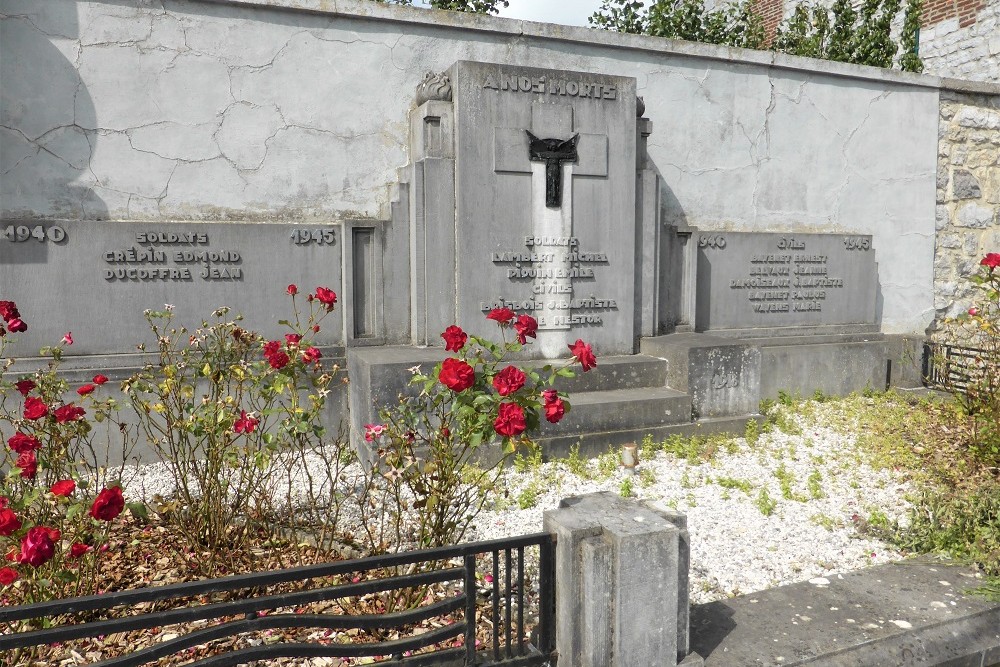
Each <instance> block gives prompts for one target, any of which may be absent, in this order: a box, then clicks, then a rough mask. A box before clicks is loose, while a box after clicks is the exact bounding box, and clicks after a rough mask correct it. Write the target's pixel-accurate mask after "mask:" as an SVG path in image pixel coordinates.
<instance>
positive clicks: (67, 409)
mask: <svg viewBox="0 0 1000 667" xmlns="http://www.w3.org/2000/svg"><path fill="white" fill-rule="evenodd" d="M85 414H87V411H86V410H84V409H83V408H81V407H80V406H78V405H73V404H72V403H67V404H66V405H63V406H60V407H58V408H56V411H55V415H56V421H57V422H58V423H60V424H65V423H66V422H75V421H77V420H79V419H80V417H82V416H83V415H85Z"/></svg>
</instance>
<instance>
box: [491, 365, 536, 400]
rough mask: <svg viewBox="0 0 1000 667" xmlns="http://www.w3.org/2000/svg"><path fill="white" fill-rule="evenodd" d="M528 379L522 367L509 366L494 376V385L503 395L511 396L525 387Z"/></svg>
mask: <svg viewBox="0 0 1000 667" xmlns="http://www.w3.org/2000/svg"><path fill="white" fill-rule="evenodd" d="M527 379H528V378H527V376H525V374H524V373H522V372H521V369H519V368H515V367H514V366H508V367H507V368H505V369H503V370H502V371H500V372H499V373H497V374H496V375H495V376H493V386H494V387H496V390H497V393H498V394H500V395H501V396H510V395H511V394H513V393H514V392H515V391H517V390H518V389H520V388H521V387H523V386H524V381H525V380H527Z"/></svg>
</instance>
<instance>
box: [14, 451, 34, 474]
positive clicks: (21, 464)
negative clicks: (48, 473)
mask: <svg viewBox="0 0 1000 667" xmlns="http://www.w3.org/2000/svg"><path fill="white" fill-rule="evenodd" d="M14 465H15V466H17V467H18V468H20V469H21V477H22V478H24V479H35V475H37V474H38V459H36V458H35V453H34V452H22V453H21V454H20V455H19V456H18V457H17V461H15V462H14Z"/></svg>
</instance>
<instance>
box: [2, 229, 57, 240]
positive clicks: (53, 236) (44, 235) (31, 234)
mask: <svg viewBox="0 0 1000 667" xmlns="http://www.w3.org/2000/svg"><path fill="white" fill-rule="evenodd" d="M64 240H66V230H65V229H63V228H62V227H60V226H59V225H34V226H32V227H29V226H28V225H7V226H6V227H4V228H3V229H2V230H0V241H11V242H13V243H24V242H25V241H38V242H39V243H45V242H50V243H62V242H63V241H64Z"/></svg>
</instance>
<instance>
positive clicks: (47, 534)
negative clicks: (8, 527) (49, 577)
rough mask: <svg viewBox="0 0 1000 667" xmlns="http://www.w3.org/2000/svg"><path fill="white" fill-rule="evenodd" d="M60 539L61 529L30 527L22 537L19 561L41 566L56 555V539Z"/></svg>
mask: <svg viewBox="0 0 1000 667" xmlns="http://www.w3.org/2000/svg"><path fill="white" fill-rule="evenodd" d="M58 539H59V531H58V530H55V529H53V528H48V527H47V526H35V527H34V528H29V529H28V534H27V535H25V536H24V537H23V538H21V553H20V555H19V556H18V558H17V561H18V562H19V563H27V564H28V565H30V566H32V567H41V566H42V565H44V564H45V563H46V562H48V561H49V559H51V558H52V556H53V555H55V552H56V549H55V541H56V540H58Z"/></svg>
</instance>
